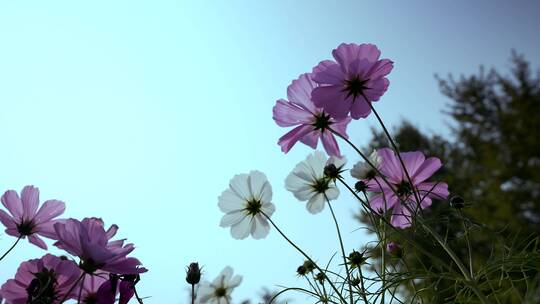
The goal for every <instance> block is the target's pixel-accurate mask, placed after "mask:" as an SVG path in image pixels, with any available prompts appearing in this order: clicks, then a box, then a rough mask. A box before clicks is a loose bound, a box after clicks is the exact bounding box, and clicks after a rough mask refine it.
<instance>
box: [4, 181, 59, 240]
mask: <svg viewBox="0 0 540 304" xmlns="http://www.w3.org/2000/svg"><path fill="white" fill-rule="evenodd" d="M1 200H2V205H4V207H6V209H7V210H8V211H9V213H7V212H5V211H4V210H1V209H0V222H2V224H3V225H4V226H6V234H8V235H11V236H14V237H20V238H25V237H28V241H29V242H30V243H32V244H34V245H36V246H38V247H39V248H43V249H47V244H45V242H44V241H43V240H42V239H41V238H40V237H39V236H43V237H46V238H51V239H55V238H56V234H55V232H54V228H53V225H54V224H55V223H57V222H58V221H59V220H56V219H54V218H55V217H57V216H59V215H60V214H62V213H63V212H64V210H65V205H64V203H63V202H61V201H58V200H48V201H45V203H43V205H41V207H40V208H39V209H38V207H39V189H38V188H36V187H34V186H26V187H24V188H23V189H22V191H21V197H19V195H18V194H17V192H16V191H14V190H8V191H6V192H5V193H4V195H2V198H1Z"/></svg>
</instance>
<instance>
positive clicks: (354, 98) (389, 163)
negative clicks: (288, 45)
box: [218, 43, 449, 239]
mask: <svg viewBox="0 0 540 304" xmlns="http://www.w3.org/2000/svg"><path fill="white" fill-rule="evenodd" d="M332 55H333V57H334V60H324V61H321V62H320V63H319V64H318V65H316V66H315V67H314V68H313V70H312V72H311V73H305V74H302V75H300V76H299V77H298V79H295V80H293V81H292V83H291V84H290V85H289V87H288V88H287V99H279V100H278V101H277V102H276V105H275V106H274V108H273V119H274V121H275V122H276V124H277V125H279V126H280V127H292V129H291V130H290V131H288V132H287V133H286V134H285V135H283V136H282V137H281V138H280V139H279V140H278V145H279V146H280V147H281V150H282V151H283V152H285V153H287V152H288V151H289V150H290V149H291V148H292V147H293V146H294V145H295V144H296V143H298V142H301V143H303V144H305V145H307V146H309V147H311V148H313V149H316V148H317V145H318V142H319V140H320V141H321V143H322V146H323V148H324V150H325V151H326V155H325V153H323V152H321V151H318V150H316V151H314V152H313V153H311V154H310V155H308V156H307V158H306V159H305V160H304V161H302V162H300V163H299V164H298V165H297V166H296V167H295V168H294V169H293V171H292V172H291V173H290V174H289V175H288V176H287V178H286V180H285V187H286V189H287V190H289V191H291V192H292V193H293V195H294V196H295V198H297V199H298V200H300V201H306V208H307V210H308V211H309V212H310V213H313V214H314V213H318V212H320V211H322V210H323V208H324V207H325V204H326V202H329V201H330V200H335V199H337V198H338V196H339V189H338V187H337V181H338V180H339V181H343V176H342V175H341V173H343V172H344V171H345V170H346V158H345V157H344V156H342V155H341V152H340V148H339V145H338V142H337V139H338V138H341V139H343V140H344V141H346V142H347V143H350V144H352V143H351V142H350V141H349V140H348V135H347V127H348V125H349V123H350V122H351V121H352V120H358V119H362V118H366V117H368V116H369V115H370V114H371V113H372V112H374V111H375V109H374V107H373V104H372V103H374V102H377V101H378V100H379V99H380V98H381V96H382V95H383V94H384V93H385V92H386V90H387V88H388V86H389V80H388V79H387V75H388V74H389V73H390V72H391V71H392V69H393V62H392V61H391V60H389V59H380V55H381V52H380V50H379V49H378V48H377V47H376V46H375V45H373V44H361V45H358V44H354V43H351V44H341V45H339V46H338V47H337V48H336V49H334V50H333V52H332ZM441 166H442V163H441V161H440V160H439V159H438V158H436V157H427V158H426V156H425V155H424V154H423V153H422V152H419V151H414V152H399V151H396V150H394V149H390V148H387V147H381V148H380V149H377V150H375V151H373V152H372V153H371V154H370V156H369V157H364V160H363V161H360V162H358V163H357V164H355V165H354V166H353V167H352V168H351V170H350V174H351V176H352V177H353V178H355V179H356V180H357V182H356V184H355V189H356V191H357V192H363V193H366V194H367V197H369V206H370V209H371V211H372V212H376V213H378V214H381V215H388V216H389V217H390V223H391V224H392V225H393V226H394V227H398V228H403V229H405V228H407V227H410V226H411V225H412V224H413V222H414V218H415V216H416V215H417V214H418V211H419V210H420V209H424V208H427V207H429V206H430V205H431V204H432V201H433V199H435V200H437V199H438V200H443V199H446V198H447V197H448V195H449V192H448V185H447V184H446V183H443V182H431V181H427V180H428V179H429V178H430V177H431V176H432V175H433V174H434V173H435V172H436V171H437V170H439V168H441ZM271 200H272V188H271V186H270V183H269V182H268V180H267V178H266V176H265V175H264V174H263V173H261V172H259V171H251V172H249V173H248V174H240V175H236V176H234V177H233V178H232V179H231V181H230V184H229V188H228V189H227V190H225V191H224V192H223V193H222V194H221V196H220V197H219V199H218V201H219V202H218V206H219V208H220V209H221V211H223V212H224V213H225V215H224V216H223V218H222V220H221V223H220V225H221V226H222V227H231V235H232V236H233V237H234V238H236V239H243V238H246V237H248V236H249V235H251V236H252V237H253V238H255V239H260V238H263V237H265V236H266V235H267V234H268V232H269V229H270V225H269V222H270V223H271V219H270V217H271V216H272V213H274V211H275V206H274V204H272V202H271Z"/></svg>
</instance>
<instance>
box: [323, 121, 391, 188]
mask: <svg viewBox="0 0 540 304" xmlns="http://www.w3.org/2000/svg"><path fill="white" fill-rule="evenodd" d="M328 131H330V132H332V133H333V134H335V135H336V136H338V137H339V138H341V139H343V140H344V141H345V142H346V143H348V144H349V145H350V146H351V147H352V148H353V149H354V151H356V153H358V155H360V157H362V159H363V160H364V161H365V162H366V163H367V164H368V165H369V166H370V167H371V168H372V169H373V170H374V171H375V173H377V174H378V175H379V176H380V177H381V178H382V180H383V181H384V183H385V184H386V185H387V186H388V188H390V190H392V192H394V194H395V195H396V196H397V197H399V195H398V193H397V192H396V189H394V186H392V184H391V183H390V182H389V181H388V179H386V177H385V176H384V174H382V173H381V171H379V168H377V166H375V165H374V164H373V163H372V162H371V161H370V160H369V158H368V157H366V156H365V155H364V153H362V151H360V149H358V147H356V146H355V145H354V144H353V143H352V141H350V140H349V139H348V138H347V137H345V136H343V135H341V134H340V133H339V132H337V131H335V130H334V129H332V128H328Z"/></svg>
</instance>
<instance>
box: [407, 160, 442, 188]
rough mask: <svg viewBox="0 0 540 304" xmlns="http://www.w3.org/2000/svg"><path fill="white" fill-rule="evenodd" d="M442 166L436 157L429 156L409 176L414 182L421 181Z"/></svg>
mask: <svg viewBox="0 0 540 304" xmlns="http://www.w3.org/2000/svg"><path fill="white" fill-rule="evenodd" d="M441 167H442V163H441V160H440V159H438V158H437V157H430V158H428V159H426V160H425V161H424V163H423V164H422V165H421V166H420V167H419V168H418V169H417V170H416V172H415V174H414V175H412V176H411V178H412V179H413V182H414V183H421V182H423V181H425V180H426V179H428V178H430V177H431V176H432V175H433V173H435V172H437V170H439V169H440V168H441Z"/></svg>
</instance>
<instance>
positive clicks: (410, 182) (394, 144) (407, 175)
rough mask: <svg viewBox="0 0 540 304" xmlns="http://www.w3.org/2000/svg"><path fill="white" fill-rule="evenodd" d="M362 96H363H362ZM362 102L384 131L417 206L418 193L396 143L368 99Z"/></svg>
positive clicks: (418, 200)
mask: <svg viewBox="0 0 540 304" xmlns="http://www.w3.org/2000/svg"><path fill="white" fill-rule="evenodd" d="M362 95H363V94H362ZM364 100H365V101H366V103H367V104H368V105H369V107H370V108H371V111H373V114H375V117H377V120H378V121H379V124H380V125H381V127H382V128H383V131H384V134H386V137H388V140H389V141H390V145H392V148H393V149H394V151H395V152H396V155H397V157H398V159H399V162H400V164H401V167H402V168H403V171H404V172H405V176H406V177H407V181H408V182H409V184H410V185H411V189H412V191H413V193H414V197H415V198H416V201H417V202H418V204H420V203H421V201H420V197H419V196H418V193H417V192H416V189H415V188H414V186H413V183H412V179H411V177H410V175H409V172H408V171H407V167H405V162H403V159H402V158H401V155H400V154H399V149H398V147H397V145H396V143H395V142H394V139H392V136H390V132H388V129H387V128H386V126H385V125H384V123H383V121H382V119H381V117H380V116H379V113H377V111H376V110H375V108H374V107H373V105H372V104H371V102H369V101H368V99H367V98H366V97H365V96H364Z"/></svg>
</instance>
